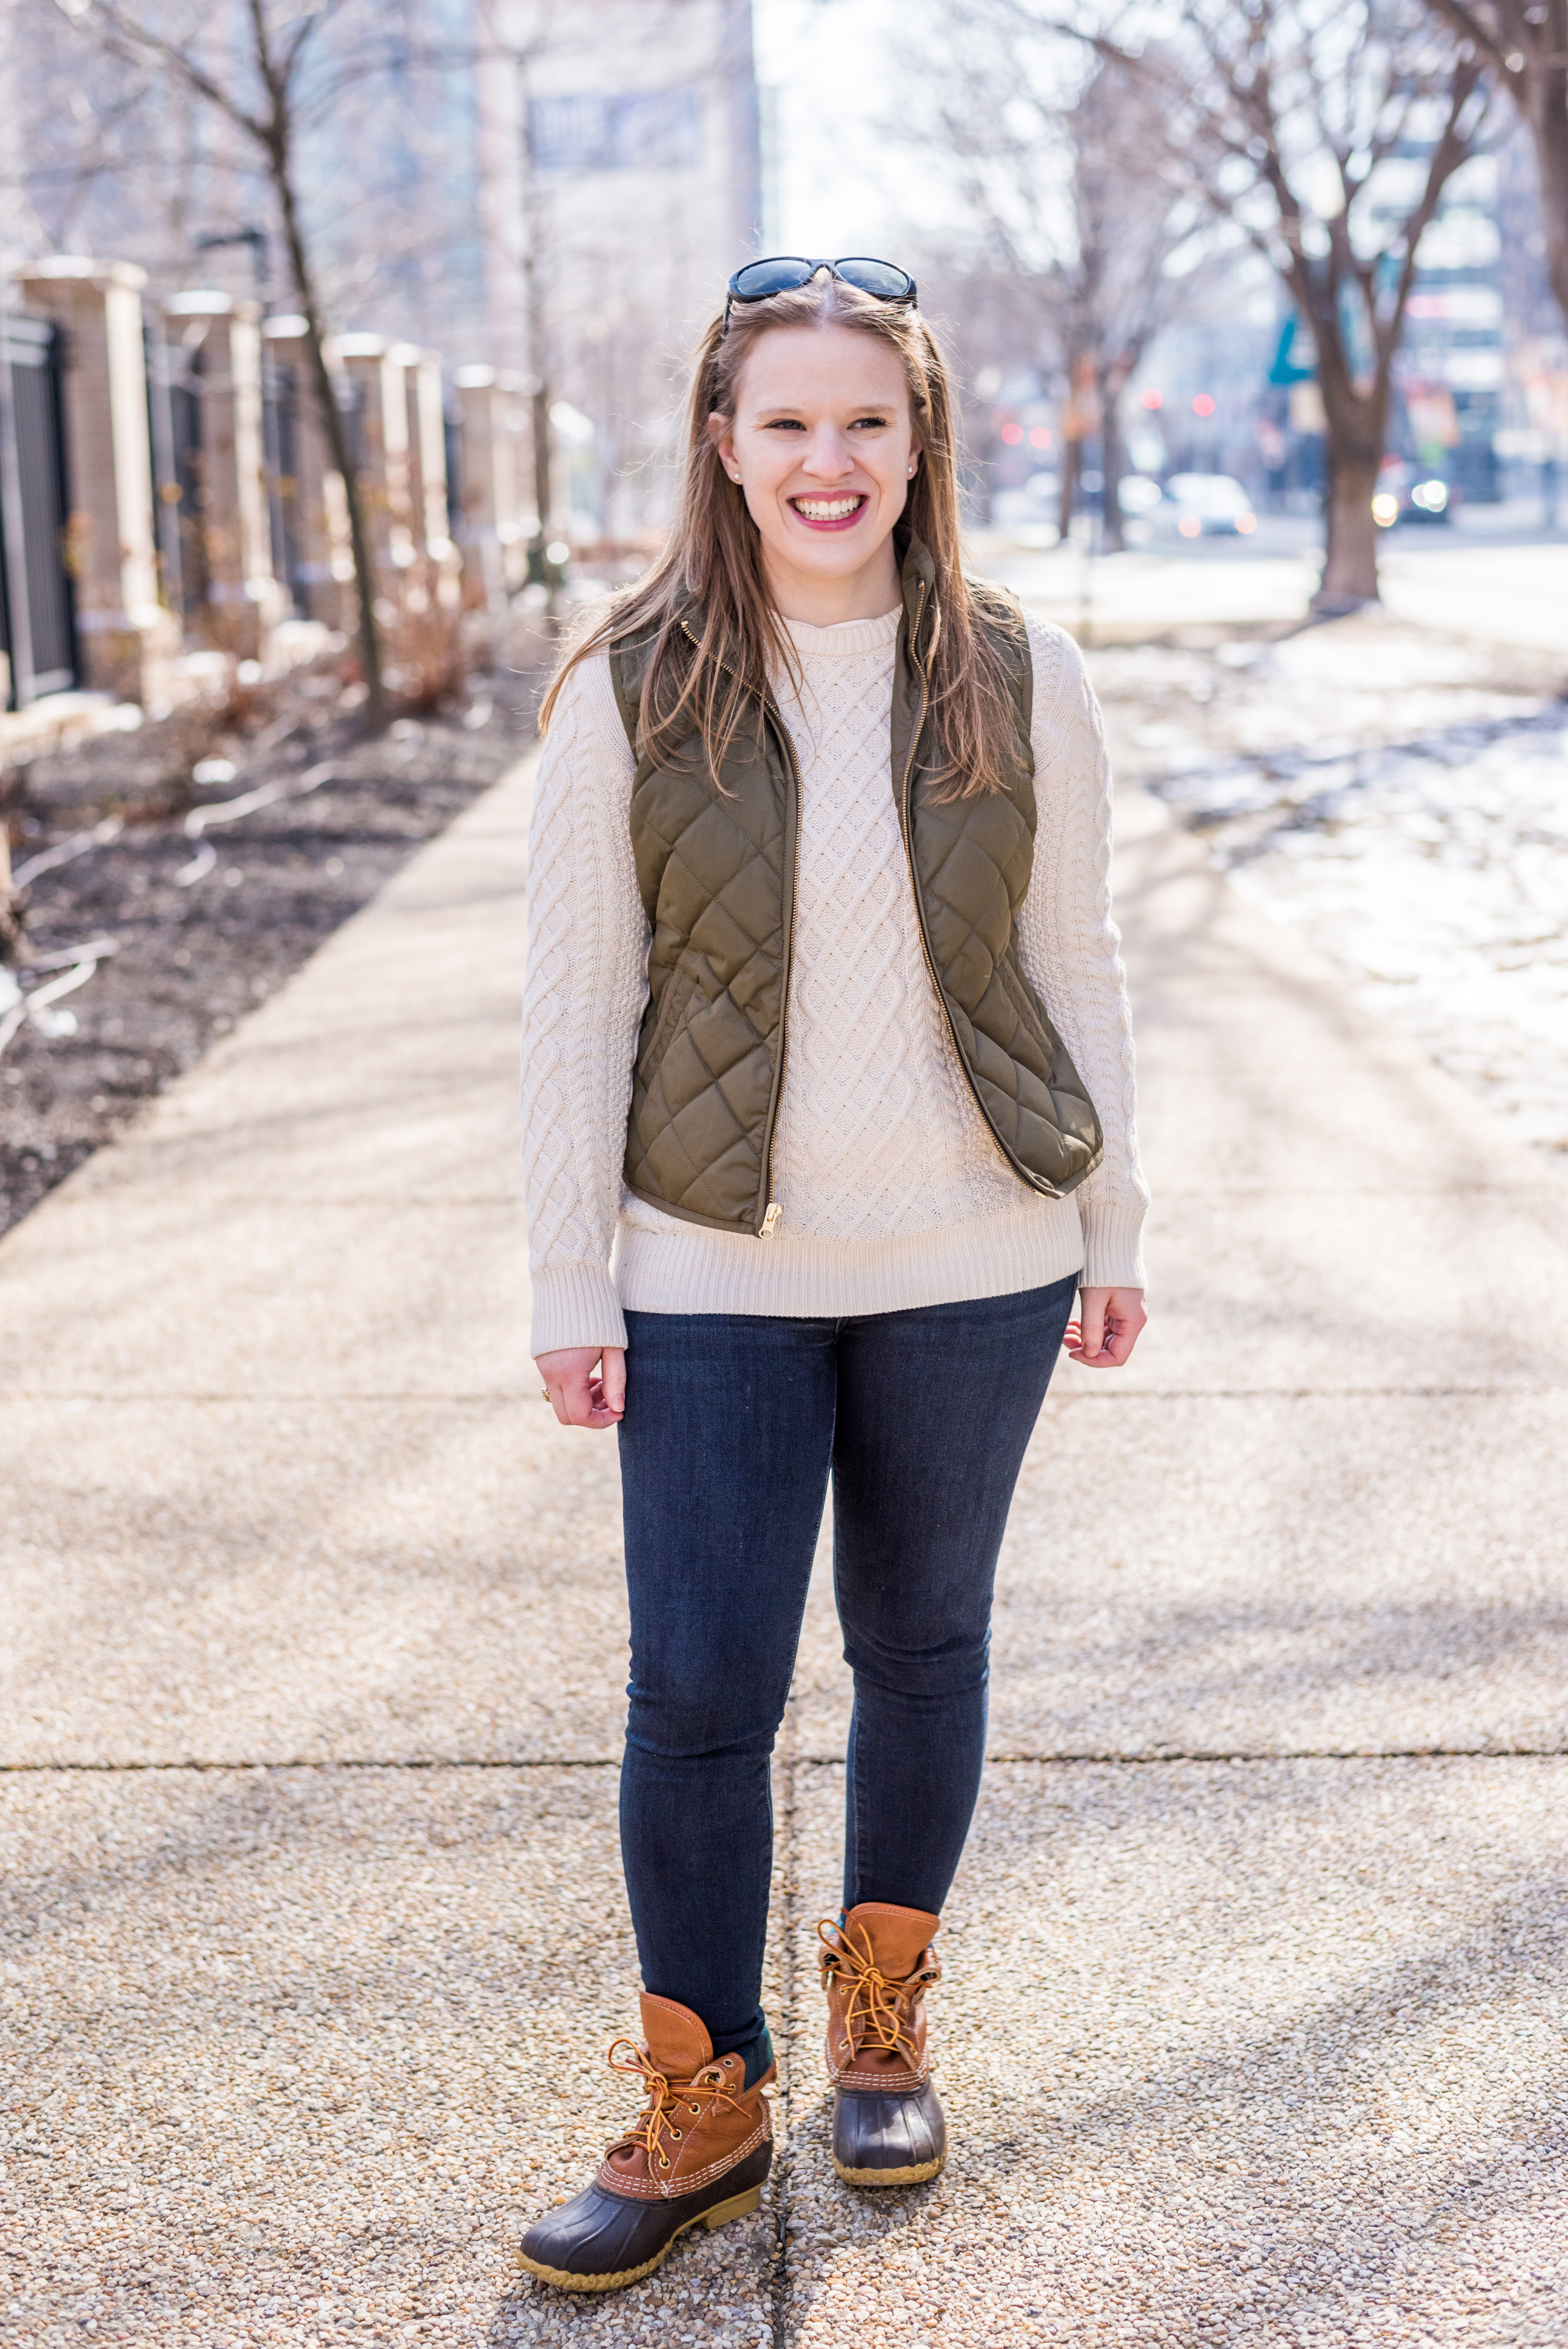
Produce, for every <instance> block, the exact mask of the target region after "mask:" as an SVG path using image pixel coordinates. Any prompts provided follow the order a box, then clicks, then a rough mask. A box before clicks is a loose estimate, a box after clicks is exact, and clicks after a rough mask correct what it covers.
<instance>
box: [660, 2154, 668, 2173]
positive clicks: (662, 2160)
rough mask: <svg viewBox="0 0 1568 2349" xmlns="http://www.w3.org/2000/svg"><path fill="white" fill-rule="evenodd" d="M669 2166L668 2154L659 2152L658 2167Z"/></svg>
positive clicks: (665, 2167) (664, 2167)
mask: <svg viewBox="0 0 1568 2349" xmlns="http://www.w3.org/2000/svg"><path fill="white" fill-rule="evenodd" d="M669 2166H670V2158H669V2155H668V2154H667V2153H661V2154H660V2156H659V2168H661V2169H667V2168H669Z"/></svg>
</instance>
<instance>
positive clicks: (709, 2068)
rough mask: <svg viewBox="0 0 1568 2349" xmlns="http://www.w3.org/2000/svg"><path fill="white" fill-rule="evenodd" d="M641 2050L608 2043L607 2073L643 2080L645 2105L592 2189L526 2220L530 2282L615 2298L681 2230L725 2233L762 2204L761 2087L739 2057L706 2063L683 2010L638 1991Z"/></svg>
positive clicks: (703, 2036) (769, 2134) (767, 2077)
mask: <svg viewBox="0 0 1568 2349" xmlns="http://www.w3.org/2000/svg"><path fill="white" fill-rule="evenodd" d="M641 2004H642V2011H643V2030H644V2033H645V2037H644V2039H643V2040H642V2041H641V2042H640V2043H639V2042H637V2041H634V2040H631V2039H616V2040H613V2041H612V2042H611V2044H610V2068H611V2069H612V2071H615V2072H624V2073H626V2074H627V2075H629V2076H631V2077H633V2078H635V2079H640V2080H641V2081H642V2083H643V2085H644V2086H645V2089H646V2091H647V2097H648V2102H647V2106H646V2109H645V2111H644V2113H643V2115H642V2117H641V2118H640V2119H639V2121H638V2122H637V2125H636V2127H635V2128H634V2129H633V2130H632V2131H631V2132H630V2134H629V2135H628V2136H626V2137H622V2138H620V2139H619V2140H618V2141H617V2142H616V2143H615V2144H614V2145H613V2146H612V2147H610V2149H609V2151H608V2153H607V2154H606V2155H605V2156H604V2159H603V2163H602V2164H601V2165H600V2168H599V2174H598V2176H597V2177H596V2178H594V2179H593V2183H592V2185H589V2186H585V2187H584V2188H583V2191H582V2193H581V2194H574V2195H573V2198H572V2199H571V2201H570V2202H562V2203H560V2204H558V2205H557V2207H556V2208H555V2209H553V2210H547V2211H546V2212H545V2213H544V2216H543V2217H542V2219H537V2220H535V2221H534V2223H533V2225H532V2226H531V2228H530V2229H529V2230H528V2232H527V2234H526V2235H524V2237H523V2239H522V2243H521V2249H520V2251H519V2253H518V2256H519V2258H520V2259H521V2262H522V2264H523V2266H524V2267H525V2268H526V2269H527V2270H528V2272H529V2274H530V2275H534V2276H538V2277H539V2278H540V2280H541V2282H544V2283H553V2284H559V2285H560V2286H561V2288H562V2290H563V2291H565V2292H617V2291H619V2289H620V2287H621V2286H622V2285H623V2284H628V2283H636V2282H638V2281H639V2280H640V2278H642V2277H643V2276H645V2275H651V2274H652V2273H653V2271H654V2270H655V2268H656V2267H657V2266H658V2264H659V2261H661V2260H662V2259H663V2258H664V2257H665V2253H666V2252H667V2251H668V2250H669V2248H670V2246H671V2244H672V2243H673V2242H674V2241H675V2240H676V2236H677V2235H682V2234H684V2233H685V2232H686V2229H687V2228H688V2227H699V2226H700V2227H722V2226H723V2225H724V2223H725V2221H726V2220H729V2219H744V2218H745V2217H746V2216H747V2214H748V2211H752V2210H755V2209H756V2208H757V2206H758V2203H759V2202H760V2201H761V2199H762V2184H763V2180H764V2179H765V2178H766V2177H767V2175H768V2171H769V2165H770V2164H771V2162H772V2159H773V2116H772V2114H771V2113H770V2111H769V2106H768V2099H767V2097H766V2096H765V2095H763V2093H762V2091H763V2089H764V2088H765V2087H766V2086H767V2085H768V2084H769V2082H770V2081H771V2080H772V2078H773V2076H774V2073H775V2070H776V2066H775V2065H774V2064H769V2066H768V2069H767V2070H766V2071H765V2072H764V2073H763V2074H762V2075H761V2077H760V2078H759V2079H758V2080H756V2081H754V2082H753V2084H752V2085H751V2086H750V2087H749V2088H748V2087H747V2086H746V2085H745V2078H746V2061H745V2058H744V2056H741V2055H721V2056H718V2057H717V2058H716V2057H715V2055H714V2052H713V2042H712V2040H711V2039H710V2038H709V2037H708V2035H707V2031H706V2030H705V2029H704V2027H703V2025H702V2023H700V2022H699V2021H698V2019H697V2017H696V2015H695V2014H694V2013H692V2011H691V2009H690V2008H689V2007H687V2006H677V2005H676V2002H675V2000H674V1999H671V1998H650V1997H649V1996H648V1993H647V1992H643V1994H642V2001H641Z"/></svg>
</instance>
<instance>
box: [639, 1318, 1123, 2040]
mask: <svg viewBox="0 0 1568 2349" xmlns="http://www.w3.org/2000/svg"><path fill="white" fill-rule="evenodd" d="M1077 1288H1078V1280H1077V1277H1076V1276H1074V1278H1071V1279H1068V1280H1059V1281H1056V1282H1054V1283H1053V1284H1052V1285H1051V1286H1050V1287H1049V1288H1037V1289H1027V1290H1025V1291H1022V1292H1021V1293H1019V1294H1017V1295H1015V1296H1011V1297H988V1298H978V1299H973V1300H971V1301H966V1302H963V1303H959V1304H954V1305H930V1306H922V1307H918V1308H916V1309H914V1310H913V1311H910V1312H904V1313H873V1314H866V1315H863V1316H854V1317H851V1318H847V1319H838V1320H791V1319H778V1318H773V1317H770V1316H764V1315H754V1314H733V1313H628V1314H627V1316H626V1325H627V1356H626V1413H625V1417H624V1420H623V1422H622V1423H621V1429H620V1438H619V1441H620V1447H621V1485H622V1492H623V1495H624V1505H625V1535H626V1581H627V1585H628V1588H629V1590H630V1595H631V1609H632V1679H631V1685H630V1688H629V1690H628V1694H629V1696H630V1698H631V1709H630V1713H629V1716H628V1720H627V1724H626V1758H625V1766H624V1771H623V1774H622V1778H621V1848H622V1855H623V1858H624V1864H625V1870H626V1889H627V1893H628V1895H629V1898H630V1900H631V1908H632V1919H633V1923H634V1927H635V1929H636V1936H637V1954H638V1958H639V1960H640V1961H641V1965H642V1973H643V1986H644V1988H645V1990H647V1991H650V1992H654V1993H655V1995H656V1996H659V1997H662V1998H672V1999H676V2000H678V2001H679V2002H680V2003H681V2004H682V2005H683V2006H687V2007H690V2008H692V2009H693V2011H694V2012H695V2013H697V2014H699V2015H700V2016H701V2017H702V2019H703V2021H704V2023H706V2024H707V2028H708V2031H709V2032H710V2033H711V2034H712V2037H713V2042H714V2048H715V2052H716V2053H717V2054H726V2053H727V2052H728V2051H729V2050H730V2049H732V2048H738V2047H744V2046H747V2045H748V2044H749V2043H750V2042H751V2041H752V2040H754V2039H755V2038H756V2037H757V2035H758V2033H759V2032H760V2031H761V2029H762V2027H763V2017H762V2009H761V2006H760V2003H759V1992H760V1989H761V1981H762V1954H763V1940H764V1936H765V1934H766V1931H767V1924H768V1892H769V1878H770V1875H771V1871H772V1859H773V1811H772V1802H771V1796H770V1792H769V1755H770V1754H771V1753H772V1750H773V1739H774V1734H775V1732H776V1731H777V1729H778V1727H779V1723H780V1721H781V1720H782V1718H783V1714H784V1704H785V1700H786V1698H787V1697H788V1695H789V1681H790V1676H791V1674H792V1672H793V1671H794V1668H795V1651H796V1647H797V1645H798V1642H799V1636H800V1619H801V1615H802V1613H803V1612H804V1609H805V1604H806V1590H807V1585H808V1583H809V1582H810V1574H811V1558H812V1554H813V1552H814V1550H815V1548H816V1544H817V1534H818V1529H819V1527H820V1524H821V1520H822V1506H823V1502H824V1499H825V1497H826V1494H827V1489H828V1478H829V1475H830V1473H831V1476H832V1489H833V1583H834V1590H835V1594H836V1597H837V1599H838V1607H839V1621H840V1624H841V1629H842V1631H843V1636H844V1660H845V1661H846V1662H847V1663H848V1664H849V1666H850V1667H851V1671H852V1672H853V1674H854V1691H855V1695H854V1712H853V1714H852V1716H851V1725H850V1747H849V1755H848V1770H847V1774H846V1775H847V1795H846V1805H845V1808H846V1820H845V1839H844V1903H845V1906H846V1907H852V1906H853V1905H854V1904H855V1902H857V1901H861V1900H891V1901H894V1902H896V1903H897V1904H898V1905H899V1906H901V1907H903V1908H908V1909H931V1910H933V1911H937V1910H940V1909H941V1907H942V1904H943V1902H944V1899H946V1897H947V1889H948V1887H949V1885H950V1884H951V1883H952V1881H953V1877H954V1870H955V1869H956V1868H957V1866H958V1859H959V1855H960V1853H961V1852H962V1851H963V1848H964V1839H965V1836H966V1835H967V1833H968V1830H969V1821H970V1818H971V1816H972V1815H973V1812H974V1809H975V1795H976V1794H977V1792H978V1790H979V1785H980V1772H981V1766H982V1764H983V1762H984V1758H985V1686H986V1675H987V1660H988V1652H989V1646H990V1621H991V1593H992V1586H993V1583H994V1580H995V1567H996V1553H997V1550H998V1549H999V1547H1000V1546H1001V1540H1002V1531H1003V1527H1004V1526H1006V1521H1007V1510H1008V1506H1009V1505H1010V1503H1011V1501H1012V1497H1013V1486H1014V1485H1015V1483H1016V1479H1017V1475H1018V1467H1019V1464H1020V1463H1021V1461H1022V1459H1023V1456H1024V1447H1025V1445H1026V1444H1027V1443H1028V1440H1029V1435H1030V1433H1031V1431H1032V1429H1033V1427H1034V1424H1035V1421H1036V1418H1037V1415H1038V1413H1039V1409H1040V1404H1041V1402H1043V1401H1044V1399H1045V1392H1046V1388H1047V1385H1048V1384H1049V1381H1050V1376H1051V1371H1052V1370H1053V1368H1054V1367H1055V1364H1056V1361H1057V1352H1058V1350H1059V1348H1060V1346H1061V1341H1062V1333H1063V1330H1064V1329H1065V1328H1066V1325H1067V1320H1068V1314H1069V1313H1070V1311H1071V1309H1072V1303H1073V1298H1074V1295H1075V1293H1076V1290H1077Z"/></svg>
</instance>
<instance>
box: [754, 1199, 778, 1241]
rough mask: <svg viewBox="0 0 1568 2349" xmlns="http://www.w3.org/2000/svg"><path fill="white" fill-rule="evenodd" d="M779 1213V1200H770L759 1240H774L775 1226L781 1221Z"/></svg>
mask: <svg viewBox="0 0 1568 2349" xmlns="http://www.w3.org/2000/svg"><path fill="white" fill-rule="evenodd" d="M778 1221H779V1202H778V1200H777V1199H770V1200H769V1203H768V1213H767V1214H766V1215H765V1216H763V1218H762V1229H761V1230H760V1231H759V1232H758V1235H757V1237H758V1239H759V1240H770V1239H771V1238H772V1237H773V1226H774V1225H775V1224H776V1223H777V1222H778Z"/></svg>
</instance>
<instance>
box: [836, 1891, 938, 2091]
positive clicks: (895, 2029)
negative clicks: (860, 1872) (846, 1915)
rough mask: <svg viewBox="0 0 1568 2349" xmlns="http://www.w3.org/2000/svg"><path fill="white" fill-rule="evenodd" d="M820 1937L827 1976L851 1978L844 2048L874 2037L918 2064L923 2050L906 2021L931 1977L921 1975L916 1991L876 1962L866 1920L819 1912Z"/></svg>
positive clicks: (867, 2042)
mask: <svg viewBox="0 0 1568 2349" xmlns="http://www.w3.org/2000/svg"><path fill="white" fill-rule="evenodd" d="M817 1939H818V1940H820V1942H821V1944H822V1956H821V1960H820V1963H821V1968H822V1973H823V1976H824V1978H826V1977H827V1976H828V1975H830V1974H841V1975H844V1976H846V1977H847V1978H848V1982H849V1992H850V1994H849V1998H848V2001H847V2002H846V2004H845V2007H844V2029H845V2031H846V2033H848V2043H847V2049H846V2052H850V2051H853V2050H857V2049H859V2048H861V2047H865V2046H869V2045H870V2044H872V2042H873V2041H874V2042H875V2044H877V2046H879V2047H881V2048H882V2049H884V2050H885V2052H886V2053H887V2054H890V2055H892V2054H896V2053H898V2052H899V2051H900V2050H901V2049H902V2050H903V2053H904V2054H906V2055H907V2056H908V2058H909V2060H910V2062H911V2063H912V2064H918V2062H919V2061H920V2053H919V2050H918V2048H917V2047H916V2046H915V2044H914V2041H913V2038H912V2036H911V2035H910V2031H909V2027H908V2025H909V2021H910V2019H911V2018H913V2013H914V2007H915V2002H916V2000H917V1999H918V1998H919V1997H920V1995H921V1992H923V1989H924V1988H925V1984H926V1982H927V1981H929V1980H931V1979H933V1977H932V1976H931V1975H929V1974H922V1975H920V1976H919V1977H918V1979H917V1983H916V1987H915V1988H914V1989H913V1991H911V1990H910V1989H909V1988H908V1987H907V1986H906V1985H905V1984H904V1983H903V1982H894V1981H892V1980H891V1979H890V1978H889V1976H888V1975H886V1974H884V1973H883V1972H882V1968H881V1967H880V1966H879V1965H878V1964H877V1962H876V1958H875V1955H874V1953H873V1951H872V1938H871V1935H870V1934H869V1933H868V1932H867V1930H866V1929H865V1927H864V1926H863V1925H841V1924H840V1923H839V1922H838V1920H836V1919H835V1918H832V1917H820V1918H819V1919H818V1920H817Z"/></svg>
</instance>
